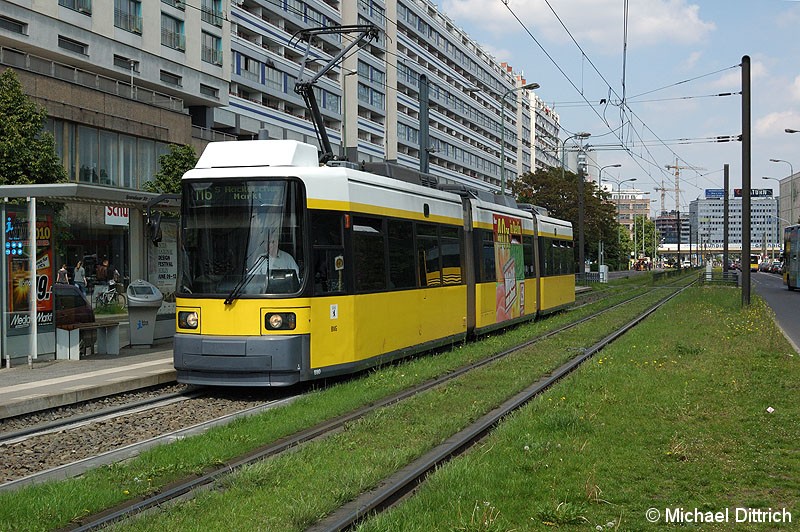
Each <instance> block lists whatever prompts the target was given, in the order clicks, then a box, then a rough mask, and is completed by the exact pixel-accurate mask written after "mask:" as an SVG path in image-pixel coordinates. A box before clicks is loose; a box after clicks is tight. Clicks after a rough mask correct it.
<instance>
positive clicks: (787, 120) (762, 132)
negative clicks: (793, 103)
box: [753, 111, 800, 136]
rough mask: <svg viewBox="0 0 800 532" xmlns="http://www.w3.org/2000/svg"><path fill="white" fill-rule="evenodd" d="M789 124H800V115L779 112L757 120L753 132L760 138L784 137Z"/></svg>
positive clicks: (791, 112)
mask: <svg viewBox="0 0 800 532" xmlns="http://www.w3.org/2000/svg"><path fill="white" fill-rule="evenodd" d="M787 124H800V114H798V113H797V112H795V111H778V112H774V113H769V114H768V115H766V116H764V117H762V118H759V119H758V120H756V123H755V127H754V128H753V131H754V132H755V133H756V134H757V135H759V136H777V135H783V130H784V129H785V128H787V127H789V126H788V125H787Z"/></svg>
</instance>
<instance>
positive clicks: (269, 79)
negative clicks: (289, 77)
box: [264, 67, 283, 93]
mask: <svg viewBox="0 0 800 532" xmlns="http://www.w3.org/2000/svg"><path fill="white" fill-rule="evenodd" d="M265 74H266V75H265V79H264V85H266V86H267V89H271V90H272V91H274V92H276V93H277V92H283V72H281V71H280V70H276V69H274V68H272V67H267V69H266V72H265Z"/></svg>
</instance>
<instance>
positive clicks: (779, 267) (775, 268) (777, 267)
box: [769, 260, 783, 273]
mask: <svg viewBox="0 0 800 532" xmlns="http://www.w3.org/2000/svg"><path fill="white" fill-rule="evenodd" d="M769 271H770V272H772V273H783V263H782V262H781V261H779V260H773V261H772V265H771V266H770V269H769Z"/></svg>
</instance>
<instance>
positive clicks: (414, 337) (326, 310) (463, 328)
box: [174, 140, 575, 386]
mask: <svg viewBox="0 0 800 532" xmlns="http://www.w3.org/2000/svg"><path fill="white" fill-rule="evenodd" d="M351 166H352V165H351ZM373 166H374V168H370V170H371V171H364V170H362V169H354V168H351V167H348V165H326V166H320V165H319V163H318V159H317V150H316V148H315V147H313V146H311V145H308V144H303V143H299V142H296V141H280V140H278V141H239V142H218V143H212V144H210V145H209V146H208V147H207V148H206V150H205V151H204V152H203V154H202V156H201V157H200V160H199V161H198V163H197V166H196V167H195V168H194V169H193V170H191V171H189V172H187V173H186V175H184V177H183V194H182V207H181V209H182V216H181V220H182V221H181V223H182V227H181V239H180V246H181V254H180V255H181V260H180V273H179V283H178V291H177V311H176V335H175V344H174V361H175V368H176V370H177V378H178V381H179V382H183V383H190V384H201V385H230V386H284V385H291V384H294V383H297V382H300V381H306V380H311V379H317V378H324V377H328V376H333V375H339V374H344V373H350V372H354V371H358V370H361V369H364V368H366V367H370V366H374V365H377V364H380V363H382V362H385V361H388V360H391V359H394V358H398V357H402V356H407V355H409V354H413V353H416V352H420V351H424V350H428V349H431V348H434V347H437V346H441V345H444V344H448V343H452V342H456V341H460V340H463V339H465V338H466V337H468V336H472V335H479V334H481V333H484V332H487V331H490V330H493V329H497V328H500V327H503V326H507V325H509V324H512V323H516V322H519V321H521V320H526V319H533V318H534V317H535V316H536V315H537V314H539V313H543V312H549V311H553V310H555V309H558V308H561V307H563V306H565V305H567V304H569V303H571V302H573V301H574V294H575V277H574V273H573V272H574V259H573V249H572V245H573V244H572V227H571V225H570V224H569V223H568V222H564V221H561V220H557V219H554V218H550V217H548V216H545V215H543V214H540V213H537V212H536V211H535V210H533V209H521V208H519V207H518V206H516V205H515V204H514V202H513V200H510V199H508V198H499V199H504V200H505V201H498V198H496V197H495V196H493V195H491V194H488V193H479V192H475V191H469V190H466V189H464V188H460V189H458V187H450V190H440V189H437V188H431V187H427V186H423V184H422V181H420V179H421V177H420V175H419V174H418V173H414V172H406V173H408V174H410V175H411V178H410V179H408V180H403V179H399V178H396V177H387V176H385V175H378V174H377V173H376V171H380V169H379V165H373ZM384 173H387V174H388V173H390V172H384ZM410 181H416V182H410Z"/></svg>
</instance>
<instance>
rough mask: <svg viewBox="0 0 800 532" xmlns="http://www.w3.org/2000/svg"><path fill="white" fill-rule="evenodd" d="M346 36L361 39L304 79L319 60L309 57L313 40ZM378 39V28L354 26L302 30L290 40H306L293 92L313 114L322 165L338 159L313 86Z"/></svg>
mask: <svg viewBox="0 0 800 532" xmlns="http://www.w3.org/2000/svg"><path fill="white" fill-rule="evenodd" d="M343 33H358V34H359V35H358V37H356V38H355V39H353V41H352V42H351V43H350V44H348V45H347V46H345V47H344V48H342V49H341V50H340V51H339V53H338V54H336V56H335V57H333V58H332V59H331V60H330V61H328V62H327V63H326V64H325V65H324V66H323V67H322V68H320V69H319V71H317V73H316V74H314V75H313V76H312V77H310V78H309V79H306V78H305V75H304V74H305V72H306V69H307V65H308V63H310V62H312V61H316V60H317V58H316V57H315V58H310V57H309V56H310V55H311V54H310V51H311V38H312V37H314V36H317V35H331V34H343ZM377 37H378V27H377V26H375V25H373V24H358V25H353V26H334V27H330V28H325V27H320V28H310V29H304V30H300V31H298V32H295V34H294V35H292V38H291V39H289V44H290V45H291V44H292V42H294V41H295V40H297V41H300V40H302V39H306V40H307V42H306V51H305V54H304V55H303V60H302V61H301V63H300V74H299V75H298V76H297V83H295V85H294V92H296V93H297V94H299V95H300V96H302V97H303V100H304V101H305V103H306V107H307V108H308V110H309V112H310V113H311V122H312V124H314V131H315V132H316V134H317V141H319V147H320V156H319V162H320V163H321V164H325V163H326V162H328V161H331V160H333V159H335V158H336V156H335V155H334V154H333V148H332V147H331V142H330V140H329V139H328V132H327V130H326V129H325V120H324V119H323V118H322V113H320V110H319V104H317V98H316V96H315V95H314V83H316V81H317V80H318V79H319V78H321V77H322V76H324V75H325V74H326V73H327V72H328V71H329V70H330V69H332V68H333V67H335V66H336V65H338V64H339V62H340V61H341V60H342V58H343V57H344V56H345V54H347V53H348V52H349V51H350V50H351V49H352V48H353V47H355V46H359V47H360V46H362V45H363V44H364V43H365V42H366V41H367V40H374V39H376V38H377Z"/></svg>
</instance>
